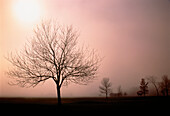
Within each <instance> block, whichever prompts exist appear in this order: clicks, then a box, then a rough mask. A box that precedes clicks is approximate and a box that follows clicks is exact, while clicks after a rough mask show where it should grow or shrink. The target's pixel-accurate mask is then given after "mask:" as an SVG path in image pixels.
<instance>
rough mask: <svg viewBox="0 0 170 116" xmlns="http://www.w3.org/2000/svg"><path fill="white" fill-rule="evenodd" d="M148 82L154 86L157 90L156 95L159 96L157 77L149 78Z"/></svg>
mask: <svg viewBox="0 0 170 116" xmlns="http://www.w3.org/2000/svg"><path fill="white" fill-rule="evenodd" d="M147 80H148V81H149V83H152V84H153V86H154V87H155V90H156V94H157V96H159V89H158V83H157V82H156V77H155V76H149V77H147Z"/></svg>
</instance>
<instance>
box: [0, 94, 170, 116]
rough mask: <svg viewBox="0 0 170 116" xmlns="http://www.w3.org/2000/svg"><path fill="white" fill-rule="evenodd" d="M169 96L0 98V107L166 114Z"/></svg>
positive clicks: (42, 111)
mask: <svg viewBox="0 0 170 116" xmlns="http://www.w3.org/2000/svg"><path fill="white" fill-rule="evenodd" d="M169 105H170V97H120V98H109V99H107V100H106V99H105V98H97V97H96V98H62V106H60V107H59V106H58V105H57V99H56V98H0V107H1V108H0V110H1V113H5V114H17V115H26V114H27V115H29V114H34V115H35V114H59V113H62V114H75V115H80V114H82V115H85V114H91V113H94V114H102V113H103V114H108V115H111V114H127V115H129V114H135V115H147V114H152V115H153V114H167V113H169Z"/></svg>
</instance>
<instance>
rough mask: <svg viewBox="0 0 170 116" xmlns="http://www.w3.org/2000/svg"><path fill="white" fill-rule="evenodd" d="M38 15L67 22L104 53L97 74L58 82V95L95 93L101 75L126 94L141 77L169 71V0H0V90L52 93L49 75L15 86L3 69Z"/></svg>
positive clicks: (4, 94) (16, 94) (12, 94)
mask: <svg viewBox="0 0 170 116" xmlns="http://www.w3.org/2000/svg"><path fill="white" fill-rule="evenodd" d="M23 6H24V7H23ZM25 14H26V15H25ZM42 19H43V20H44V19H55V20H57V21H58V22H59V23H61V24H66V25H70V24H72V25H73V26H74V27H75V28H76V29H78V30H79V32H80V36H79V41H80V42H83V43H84V44H85V45H87V46H89V47H90V48H94V49H96V50H97V51H98V53H99V54H100V56H101V57H103V58H104V59H103V60H102V62H101V65H100V68H99V71H98V78H96V79H95V80H94V81H93V82H91V83H89V84H88V85H86V86H85V85H76V84H70V85H68V86H65V87H62V92H61V95H62V97H84V96H85V97H91V96H100V92H99V85H100V82H101V80H102V78H104V77H108V78H110V80H111V82H112V91H113V92H117V88H118V86H119V85H121V87H122V90H123V91H126V92H127V94H129V95H130V94H132V90H135V92H136V90H137V89H138V88H139V84H140V80H141V78H145V77H146V76H149V75H154V76H157V77H158V78H159V79H160V78H161V76H162V75H164V74H166V75H169V76H170V47H169V46H170V1H169V0H22V2H21V0H0V96H2V97H55V96H56V86H55V84H54V82H53V81H52V80H48V81H46V82H45V83H44V84H39V85H38V86H36V87H34V88H20V87H17V86H10V85H8V82H9V81H10V79H9V78H8V75H6V74H5V72H6V71H7V70H8V68H9V67H10V66H11V64H10V63H9V62H8V61H7V60H6V59H5V57H6V56H7V55H8V54H9V53H10V52H14V53H15V52H16V51H20V50H21V49H22V48H23V46H24V44H25V43H26V42H27V41H28V40H29V39H30V37H31V35H32V33H33V29H34V28H35V27H36V25H37V24H39V23H40V22H41V21H42Z"/></svg>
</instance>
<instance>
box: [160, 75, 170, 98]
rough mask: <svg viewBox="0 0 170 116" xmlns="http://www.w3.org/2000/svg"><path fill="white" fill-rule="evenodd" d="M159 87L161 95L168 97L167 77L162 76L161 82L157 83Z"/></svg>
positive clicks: (169, 85)
mask: <svg viewBox="0 0 170 116" xmlns="http://www.w3.org/2000/svg"><path fill="white" fill-rule="evenodd" d="M159 86H160V88H161V93H162V94H163V95H165V96H168V95H169V89H170V80H169V79H168V76H167V75H164V76H163V77H162V82H160V83H159Z"/></svg>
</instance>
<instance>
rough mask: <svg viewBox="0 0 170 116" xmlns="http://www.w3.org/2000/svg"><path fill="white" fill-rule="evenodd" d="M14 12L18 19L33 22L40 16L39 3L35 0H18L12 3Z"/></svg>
mask: <svg viewBox="0 0 170 116" xmlns="http://www.w3.org/2000/svg"><path fill="white" fill-rule="evenodd" d="M13 11H14V14H15V15H16V18H18V19H19V21H22V22H34V21H36V20H37V19H38V18H39V17H40V13H41V12H40V5H39V4H38V3H37V2H36V0H18V1H16V2H15V3H14V9H13Z"/></svg>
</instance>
